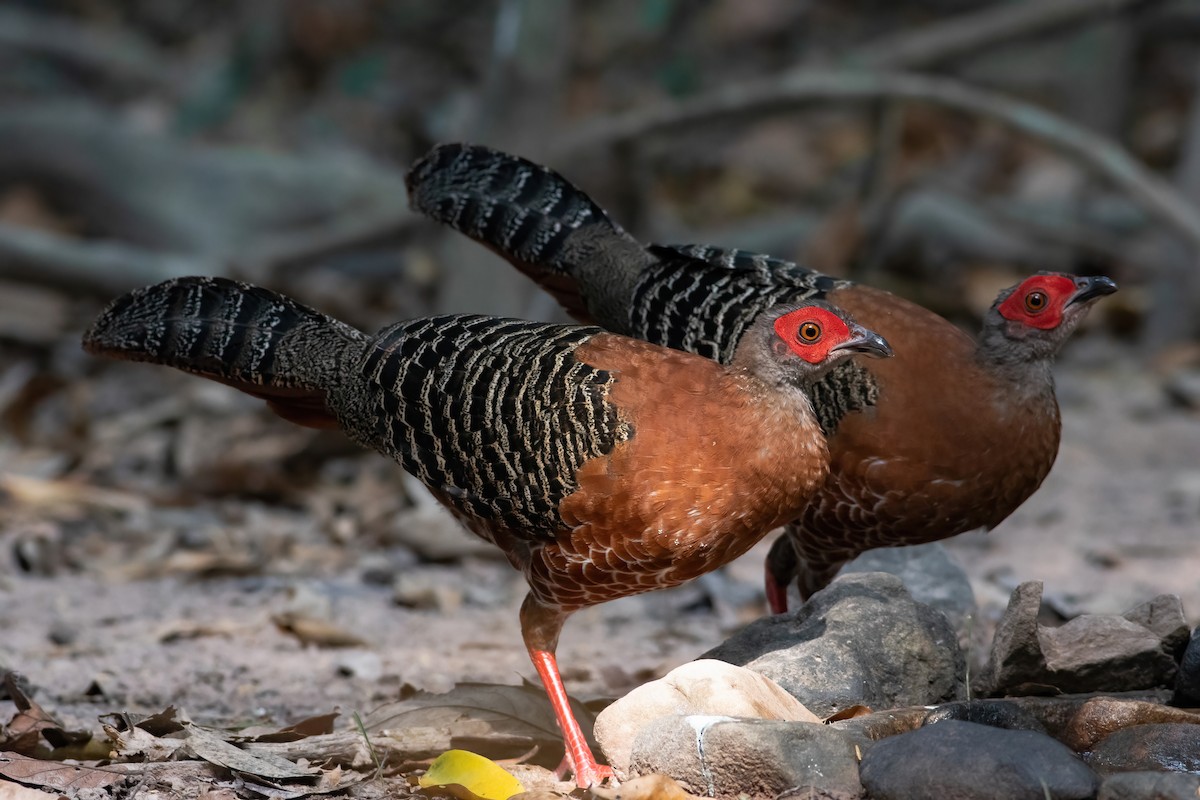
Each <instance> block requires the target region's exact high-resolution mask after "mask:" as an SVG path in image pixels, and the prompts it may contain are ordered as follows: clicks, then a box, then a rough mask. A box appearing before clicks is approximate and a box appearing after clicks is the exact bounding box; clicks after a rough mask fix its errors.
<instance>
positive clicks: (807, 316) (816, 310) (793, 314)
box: [775, 306, 850, 364]
mask: <svg viewBox="0 0 1200 800" xmlns="http://www.w3.org/2000/svg"><path fill="white" fill-rule="evenodd" d="M810 325H816V326H817V328H818V331H819V332H818V335H817V336H816V338H815V339H812V340H811V341H810V340H809V337H808V335H807V334H811V332H812V331H811V328H809V326H810ZM775 333H776V334H777V335H778V336H779V338H780V339H782V340H783V341H784V342H785V343H786V344H787V346H788V347H789V348H791V351H792V352H793V353H795V354H796V355H798V356H800V357H801V358H803V359H804V360H805V361H807V362H808V363H810V364H819V363H821V362H822V361H824V360H825V358H826V357H827V356H828V355H829V352H830V351H831V350H832V349H833V348H834V347H835V346H836V345H838V344H839V343H841V342H844V341H845V340H846V339H847V338H849V336H850V327H849V326H848V325H847V324H846V323H845V322H844V321H843V320H842V319H841V317H839V316H838V315H837V314H834V313H833V312H831V311H829V310H828V309H824V308H820V307H819V306H806V307H804V308H798V309H796V310H795V311H790V312H788V313H787V314H784V315H782V316H781V317H779V319H777V320H775Z"/></svg>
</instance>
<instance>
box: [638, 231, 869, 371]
mask: <svg viewBox="0 0 1200 800" xmlns="http://www.w3.org/2000/svg"><path fill="white" fill-rule="evenodd" d="M648 250H649V252H650V253H651V254H653V255H654V256H655V257H656V260H655V262H654V264H653V265H652V266H650V267H647V268H646V269H645V270H643V272H642V274H641V276H640V277H639V279H638V281H637V284H636V286H635V287H634V294H633V298H632V303H631V310H630V330H629V331H628V333H629V335H631V336H635V337H637V338H639V339H645V340H647V341H651V342H654V343H655V344H660V345H663V346H664V347H672V348H675V349H676V350H684V351H687V352H689V353H696V354H697V355H702V356H705V357H706V358H711V359H714V360H716V361H719V362H721V363H723V364H728V363H729V362H730V361H732V360H733V354H734V351H735V350H736V349H737V345H738V342H739V341H740V340H741V338H742V334H744V333H745V332H746V329H747V328H749V327H750V325H751V323H753V322H754V320H755V319H756V318H757V317H758V316H759V315H760V314H762V313H763V312H764V311H766V310H767V309H769V308H771V307H772V306H775V305H778V304H780V303H800V302H804V301H808V300H825V299H826V296H827V295H828V294H829V292H831V291H833V290H834V289H838V288H842V287H845V286H849V285H850V284H849V283H848V282H847V281H840V280H837V279H835V278H831V277H830V276H828V275H823V274H821V273H820V272H815V271H813V270H810V269H805V268H803V267H801V266H799V265H797V264H794V263H792V262H790V261H785V260H783V259H779V258H774V257H772V256H766V255H761V254H758V253H749V252H746V251H744V250H734V249H723V248H718V247H710V246H707V245H651V246H650V247H649V248H648Z"/></svg>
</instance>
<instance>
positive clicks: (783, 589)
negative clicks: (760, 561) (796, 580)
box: [764, 560, 788, 614]
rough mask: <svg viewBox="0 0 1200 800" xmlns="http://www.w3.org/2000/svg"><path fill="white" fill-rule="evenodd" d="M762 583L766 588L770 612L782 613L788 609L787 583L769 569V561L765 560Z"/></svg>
mask: <svg viewBox="0 0 1200 800" xmlns="http://www.w3.org/2000/svg"><path fill="white" fill-rule="evenodd" d="M766 573H767V574H766V576H765V580H764V583H765V585H766V588H767V605H768V606H769V607H770V608H771V613H772V614H784V613H786V612H787V610H788V595H787V590H788V587H787V583H781V582H780V581H779V580H777V579H776V578H775V573H773V572H772V571H771V562H770V561H769V560H768V561H767V568H766Z"/></svg>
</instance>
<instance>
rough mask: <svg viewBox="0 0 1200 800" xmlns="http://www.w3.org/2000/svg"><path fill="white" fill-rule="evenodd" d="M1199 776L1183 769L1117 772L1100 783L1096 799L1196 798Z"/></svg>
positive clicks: (1179, 799)
mask: <svg viewBox="0 0 1200 800" xmlns="http://www.w3.org/2000/svg"><path fill="white" fill-rule="evenodd" d="M1197 797H1200V775H1185V774H1183V773H1182V772H1118V773H1116V774H1115V775H1109V776H1108V777H1107V778H1105V779H1104V783H1102V784H1100V794H1099V795H1097V796H1096V800H1196V798H1197Z"/></svg>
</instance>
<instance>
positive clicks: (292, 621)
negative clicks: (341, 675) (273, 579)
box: [271, 611, 367, 647]
mask: <svg viewBox="0 0 1200 800" xmlns="http://www.w3.org/2000/svg"><path fill="white" fill-rule="evenodd" d="M271 621H272V622H274V623H275V625H276V626H277V627H278V628H279V630H281V631H283V632H284V633H290V634H291V635H292V636H295V637H296V638H297V639H299V640H300V641H301V642H302V643H303V644H315V645H316V646H317V647H367V642H366V641H365V640H363V639H362V638H360V637H358V636H356V635H355V634H353V633H351V632H350V631H347V630H346V629H345V628H341V627H339V626H337V625H335V624H334V623H332V622H329V621H328V620H323V619H318V618H316V617H310V616H307V615H305V614H301V613H299V612H296V611H288V612H285V613H283V614H276V615H275V616H273V617H271Z"/></svg>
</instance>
